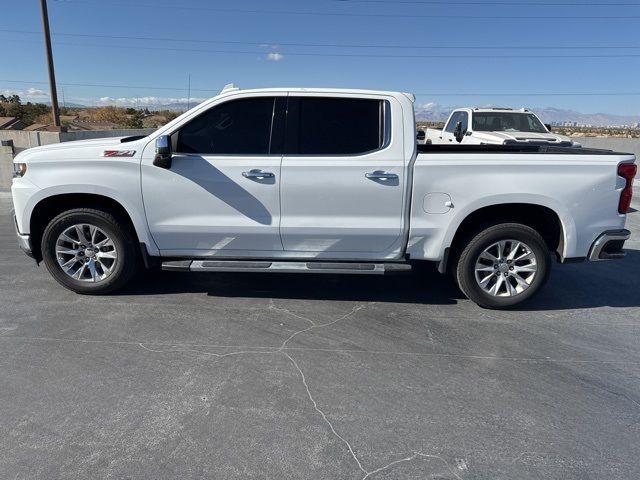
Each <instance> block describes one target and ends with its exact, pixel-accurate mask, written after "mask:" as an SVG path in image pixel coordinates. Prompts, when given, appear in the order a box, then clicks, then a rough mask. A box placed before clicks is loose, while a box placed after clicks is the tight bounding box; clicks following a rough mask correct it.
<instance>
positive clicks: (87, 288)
mask: <svg viewBox="0 0 640 480" xmlns="http://www.w3.org/2000/svg"><path fill="white" fill-rule="evenodd" d="M41 248H42V258H43V261H44V264H45V266H46V267H47V270H48V271H49V273H50V274H51V276H53V278H55V280H56V281H57V282H58V283H60V284H61V285H62V286H63V287H65V288H68V289H69V290H72V291H74V292H76V293H80V294H105V293H109V292H113V291H115V290H117V289H119V288H121V287H123V286H124V285H125V284H126V283H127V282H128V281H129V280H130V279H131V278H132V277H133V275H134V274H135V273H136V270H137V269H138V264H139V261H138V250H137V245H136V243H135V234H134V233H133V232H132V231H131V229H130V228H129V226H128V225H127V224H126V223H125V222H123V221H122V220H121V219H120V218H118V217H117V216H115V215H113V214H111V213H109V212H106V211H102V210H97V209H91V208H77V209H74V210H69V211H66V212H63V213H61V214H60V215H58V216H57V217H55V218H54V219H53V220H51V221H50V222H49V224H48V225H47V227H46V228H45V230H44V233H43V235H42V243H41Z"/></svg>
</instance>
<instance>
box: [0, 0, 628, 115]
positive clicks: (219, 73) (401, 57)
mask: <svg viewBox="0 0 640 480" xmlns="http://www.w3.org/2000/svg"><path fill="white" fill-rule="evenodd" d="M476 1H477V4H475V5H474V4H473V1H472V0H469V1H455V0H451V1H450V2H447V1H446V0H440V1H439V2H438V0H431V1H429V0H395V1H394V0H364V1H363V0H360V1H355V0H346V1H345V0H314V1H307V0H298V1H293V0H270V1H268V2H267V1H264V0H263V1H259V0H234V1H231V0H215V1H205V0H182V1H180V2H169V1H167V0H158V1H154V0H129V1H126V0H118V1H115V0H114V1H111V0H101V1H100V0H49V16H50V22H51V30H52V32H53V33H54V36H53V42H54V45H53V47H54V59H55V63H56V74H57V81H58V83H59V84H63V85H64V95H65V99H66V101H67V102H79V103H84V104H103V103H112V102H114V101H117V99H120V100H119V102H120V103H127V102H129V103H131V102H135V101H136V100H135V99H138V100H137V102H138V103H139V104H145V103H153V102H163V101H165V100H166V99H182V98H184V97H186V96H187V83H188V75H189V74H190V75H191V96H192V97H194V98H198V99H200V98H206V97H210V96H213V95H214V94H215V92H216V91H217V90H219V89H220V88H221V87H222V86H223V85H224V84H226V83H231V82H234V83H235V84H236V85H238V86H240V87H242V88H250V87H269V86H329V87H354V88H374V89H384V90H401V91H409V92H414V93H416V94H418V102H419V103H420V104H425V103H429V102H436V103H438V104H440V105H485V104H493V105H509V106H515V107H521V106H528V107H545V106H552V107H558V108H566V109H574V110H577V111H581V112H606V113H617V114H627V115H637V114H640V84H639V83H638V79H639V78H640V37H639V36H638V33H637V32H638V31H639V27H640V3H637V2H638V0H556V1H553V0H514V1H511V2H510V1H509V0H502V1H500V0H492V1H488V2H482V1H480V0H476ZM433 3H435V4H433ZM567 3H580V5H572V6H567V5H565V4H567ZM589 3H591V4H594V3H595V4H596V5H587V4H589ZM620 3H623V4H627V5H616V4H620ZM535 4H537V5H535ZM1 6H2V15H1V16H0V30H1V31H0V42H1V43H0V45H2V63H1V66H0V91H1V92H4V93H11V92H18V93H21V94H22V96H23V97H28V98H30V99H32V100H37V99H39V98H45V99H46V97H44V94H43V93H42V92H41V91H44V92H46V91H48V87H47V84H46V81H47V74H46V66H45V60H44V53H43V50H44V49H43V45H42V34H41V33H40V32H41V23H40V10H39V2H38V1H37V0H22V1H20V2H18V1H15V0H5V1H3V2H2V4H1ZM501 17H503V18H501ZM504 17H510V18H504ZM540 17H547V18H540ZM581 17H582V18H581ZM583 17H590V18H583ZM112 37H137V38H135V39H134V38H112ZM149 37H151V38H156V39H158V38H161V39H164V40H152V39H148V38H149ZM235 42H238V43H235ZM287 44H289V45H287ZM290 44H297V45H290ZM356 45H357V46H356ZM427 47H430V48H427ZM457 47H460V48H457ZM479 47H493V48H486V49H485V48H479ZM516 47H517V48H516ZM521 47H524V48H521ZM532 47H533V48H532ZM540 47H553V48H540ZM573 47H580V48H579V49H577V48H573ZM604 47H616V48H604ZM621 47H624V48H621ZM491 56H493V57H499V56H503V58H488V57H491ZM524 56H529V58H522V57H524ZM549 56H557V57H556V58H549ZM595 56H597V57H595ZM38 82H41V83H38ZM73 84H76V85H73ZM77 84H83V85H104V86H82V85H77ZM116 85H123V86H127V87H124V88H119V87H115V86H116ZM138 86H139V87H144V88H133V87H138ZM566 93H598V94H599V93H623V94H625V95H617V96H613V95H611V96H607V95H584V96H579V95H564V94H566ZM633 93H635V94H636V95H632V94H633ZM498 94H500V95H498ZM525 94H540V95H535V96H534V95H525ZM554 94H555V95H554ZM558 94H560V95H558ZM59 96H60V97H62V89H60V90H59ZM101 99H102V100H101ZM61 101H62V98H61Z"/></svg>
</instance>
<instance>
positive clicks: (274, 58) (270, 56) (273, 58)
mask: <svg viewBox="0 0 640 480" xmlns="http://www.w3.org/2000/svg"><path fill="white" fill-rule="evenodd" d="M267 60H269V61H270V62H279V61H281V60H284V55H283V54H281V53H278V52H269V53H267Z"/></svg>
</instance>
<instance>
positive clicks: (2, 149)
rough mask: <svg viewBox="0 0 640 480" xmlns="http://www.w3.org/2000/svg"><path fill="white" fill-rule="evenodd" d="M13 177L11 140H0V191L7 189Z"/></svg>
mask: <svg viewBox="0 0 640 480" xmlns="http://www.w3.org/2000/svg"><path fill="white" fill-rule="evenodd" d="M12 177H13V142H10V141H6V140H5V141H2V142H0V192H1V191H3V190H8V189H9V187H10V186H11V178H12Z"/></svg>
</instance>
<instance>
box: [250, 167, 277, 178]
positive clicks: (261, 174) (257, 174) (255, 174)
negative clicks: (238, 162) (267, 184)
mask: <svg viewBox="0 0 640 480" xmlns="http://www.w3.org/2000/svg"><path fill="white" fill-rule="evenodd" d="M242 176H243V177H244V178H258V179H262V178H273V177H275V175H274V174H273V173H271V172H265V171H264V170H258V169H255V170H249V171H248V172H242Z"/></svg>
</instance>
